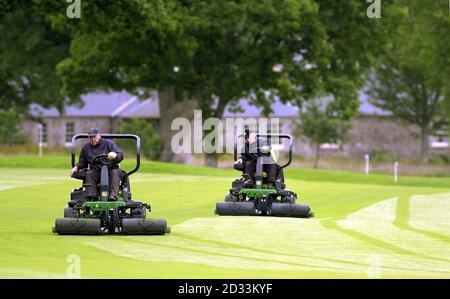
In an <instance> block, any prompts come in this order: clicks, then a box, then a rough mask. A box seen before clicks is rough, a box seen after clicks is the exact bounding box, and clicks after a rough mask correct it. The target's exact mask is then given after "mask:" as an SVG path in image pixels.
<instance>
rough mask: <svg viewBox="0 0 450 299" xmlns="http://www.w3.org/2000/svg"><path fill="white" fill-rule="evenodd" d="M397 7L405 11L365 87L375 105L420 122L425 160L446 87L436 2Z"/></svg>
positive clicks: (407, 3) (423, 159) (408, 3)
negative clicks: (367, 86)
mask: <svg viewBox="0 0 450 299" xmlns="http://www.w3.org/2000/svg"><path fill="white" fill-rule="evenodd" d="M400 7H401V8H402V10H403V14H402V15H401V17H400V18H399V19H398V21H397V22H398V23H399V24H398V26H396V27H395V30H394V31H393V32H392V34H391V37H392V38H391V41H390V45H389V49H388V51H386V53H385V54H384V55H383V56H382V57H380V61H379V64H378V65H377V66H376V67H375V69H374V72H373V73H372V74H371V75H370V77H369V78H370V80H371V82H370V85H369V90H368V91H369V94H370V95H371V102H372V103H373V104H374V105H376V106H378V107H380V108H382V109H384V110H387V111H390V112H392V114H393V115H394V116H395V117H398V118H399V119H401V120H403V121H405V122H407V123H410V124H414V125H417V126H419V128H420V160H421V161H422V163H426V162H427V161H428V152H429V135H430V131H431V129H432V127H433V124H434V123H435V122H438V121H441V120H442V119H441V117H442V116H443V115H442V114H441V112H442V105H443V102H444V87H445V86H446V82H445V76H443V75H442V72H441V63H442V61H441V59H442V58H443V57H442V56H441V54H442V53H441V50H440V49H439V47H438V44H437V40H436V36H435V32H436V30H439V28H438V27H436V26H439V23H435V22H434V20H435V17H434V11H433V9H434V8H435V7H434V5H431V6H429V5H425V4H424V3H422V2H420V1H408V2H406V3H405V2H403V3H401V6H400ZM445 55H446V56H447V57H448V53H447V54H445ZM447 85H448V84H447Z"/></svg>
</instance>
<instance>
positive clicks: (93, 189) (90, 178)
mask: <svg viewBox="0 0 450 299" xmlns="http://www.w3.org/2000/svg"><path fill="white" fill-rule="evenodd" d="M99 181H100V171H96V170H88V171H86V177H85V179H84V183H85V185H86V198H88V199H97V198H98V192H97V184H98V182H99Z"/></svg>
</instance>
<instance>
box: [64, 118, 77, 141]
mask: <svg viewBox="0 0 450 299" xmlns="http://www.w3.org/2000/svg"><path fill="white" fill-rule="evenodd" d="M74 132H75V125H74V123H73V122H68V123H66V143H70V142H72V137H73V135H74Z"/></svg>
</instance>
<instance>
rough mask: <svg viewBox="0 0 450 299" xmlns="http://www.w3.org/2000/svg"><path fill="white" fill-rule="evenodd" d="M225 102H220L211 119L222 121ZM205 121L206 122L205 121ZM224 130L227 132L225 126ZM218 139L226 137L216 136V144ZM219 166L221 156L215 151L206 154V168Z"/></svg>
mask: <svg viewBox="0 0 450 299" xmlns="http://www.w3.org/2000/svg"><path fill="white" fill-rule="evenodd" d="M224 102H225V101H220V102H219V105H218V107H217V109H215V110H214V111H213V113H212V115H211V117H216V118H218V119H220V120H222V118H223V113H224V111H225V104H224ZM203 121H205V120H203ZM214 129H217V128H214ZM224 130H225V126H224ZM224 132H225V131H224ZM224 132H223V133H224ZM218 133H220V132H218ZM206 134H207V133H206ZM217 138H225V137H224V136H223V135H222V136H220V135H216V139H214V142H216V143H217V142H218V140H217ZM218 164H219V154H218V153H217V152H215V151H214V152H213V153H210V154H207V153H205V160H204V165H205V166H206V167H217V166H218Z"/></svg>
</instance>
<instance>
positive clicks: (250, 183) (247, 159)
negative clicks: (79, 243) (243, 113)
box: [234, 129, 277, 189]
mask: <svg viewBox="0 0 450 299" xmlns="http://www.w3.org/2000/svg"><path fill="white" fill-rule="evenodd" d="M244 138H245V143H244V145H243V146H242V150H241V157H240V158H239V159H238V160H237V161H236V162H235V163H234V164H235V165H236V166H237V165H240V164H242V165H243V168H244V176H245V183H244V184H245V185H244V186H245V187H246V188H255V172H256V162H257V160H258V148H266V149H267V153H266V154H267V157H266V159H264V162H265V163H264V165H263V171H264V172H265V173H267V188H268V189H273V188H275V181H276V175H277V164H276V159H275V157H274V156H275V155H274V152H273V151H272V150H271V147H270V145H269V143H268V141H267V139H265V138H259V137H257V134H256V133H250V131H249V129H246V130H245V134H244Z"/></svg>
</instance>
